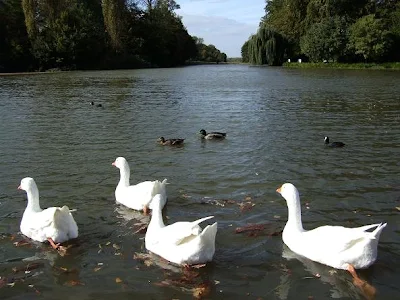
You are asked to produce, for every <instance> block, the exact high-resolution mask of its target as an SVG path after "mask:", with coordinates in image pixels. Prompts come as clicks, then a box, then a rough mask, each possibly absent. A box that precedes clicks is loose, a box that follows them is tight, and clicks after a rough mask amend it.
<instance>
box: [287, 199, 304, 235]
mask: <svg viewBox="0 0 400 300" xmlns="http://www.w3.org/2000/svg"><path fill="white" fill-rule="evenodd" d="M293 200H295V201H292V202H291V203H290V204H289V203H288V212H289V216H288V221H287V223H286V226H288V227H290V228H292V229H295V230H298V231H304V229H303V224H302V222H301V207H300V201H299V199H298V198H296V197H295V199H293Z"/></svg>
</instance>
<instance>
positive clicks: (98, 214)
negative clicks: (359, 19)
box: [0, 65, 400, 300]
mask: <svg viewBox="0 0 400 300" xmlns="http://www.w3.org/2000/svg"><path fill="white" fill-rule="evenodd" d="M399 83H400V73H398V72H384V71H365V70H362V71H349V70H290V69H282V68H259V67H248V66H241V65H225V66H194V67H185V68H174V69H152V70H126V71H102V72H68V73H55V74H36V75H18V76H7V77H0V139H1V143H0V154H1V164H0V246H1V247H0V276H1V277H2V279H0V294H1V295H2V297H1V298H2V299H36V298H38V297H39V298H43V299H55V298H56V297H63V298H66V299H76V298H78V299H94V298H96V299H109V298H110V297H118V299H121V300H122V299H132V298H133V297H138V298H140V299H192V298H193V293H196V291H199V290H202V289H203V288H204V287H207V289H206V297H205V298H209V299H243V298H246V299H258V298H262V299H306V298H307V297H309V296H313V297H314V299H326V298H342V299H363V298H364V296H363V295H362V293H361V292H360V291H359V290H358V289H357V288H356V287H355V286H354V285H353V284H352V279H351V276H350V275H349V274H348V273H347V272H344V271H340V270H339V271H337V272H333V270H332V269H331V268H329V267H326V266H322V265H319V264H315V263H312V262H310V261H308V260H305V259H302V258H298V257H294V254H293V253H291V252H290V250H288V249H287V248H285V247H284V246H283V243H282V239H281V236H280V235H273V236H272V235H271V233H275V232H279V231H280V230H281V229H282V228H283V227H284V225H285V222H286V219H287V208H286V204H285V201H284V200H283V199H282V198H281V196H280V195H279V194H277V193H276V192H275V190H276V188H277V187H279V186H280V185H281V184H282V183H284V182H292V183H293V184H295V185H296V186H297V187H298V189H299V191H300V194H301V198H302V204H303V205H302V209H303V223H304V227H305V228H306V229H309V228H313V227H315V226H320V225H324V224H334V225H345V226H361V225H364V224H370V223H379V222H388V226H387V227H386V228H385V230H384V232H383V234H382V236H381V242H380V245H379V257H378V261H377V262H376V263H375V264H374V265H373V266H372V267H370V268H369V269H368V270H364V271H361V272H360V275H361V276H362V278H364V279H366V280H367V281H368V282H369V283H370V284H371V285H372V286H374V287H375V288H376V289H377V298H378V299H379V298H380V299H385V298H386V299H387V298H394V297H398V296H399V295H400V289H399V287H398V282H399V280H400V275H399V268H400V262H399V259H398V258H399V254H400V242H399V214H400V212H399V211H398V210H397V209H396V207H400V181H399V170H400V168H399V159H398V157H399V150H398V149H399V139H400V84H399ZM91 101H94V102H95V103H101V104H102V105H103V107H102V108H99V107H96V106H92V105H90V102H91ZM203 128H204V129H205V130H207V131H213V130H217V131H225V132H227V133H228V136H227V139H226V140H224V141H221V142H212V141H202V140H201V139H200V138H199V135H198V131H199V130H200V129H203ZM326 135H328V136H329V137H330V139H331V141H342V142H345V143H346V147H344V148H343V149H329V148H326V147H324V144H323V138H324V136H326ZM159 136H164V137H166V138H174V137H176V138H185V139H186V140H185V146H184V147H181V148H171V147H163V146H160V145H158V144H157V143H156V140H157V138H158V137H159ZM117 156H124V157H125V158H126V159H127V160H128V162H129V163H130V166H131V183H136V182H140V181H144V180H153V179H163V178H168V181H169V182H170V184H169V185H168V201H169V202H168V204H167V207H166V209H165V211H164V214H165V216H166V217H168V218H166V222H175V221H180V220H194V219H196V218H200V217H204V216H207V215H214V216H215V220H216V221H218V234H217V242H216V249H217V250H216V253H215V259H214V261H213V262H212V263H210V264H209V265H208V266H207V267H205V268H202V269H200V270H194V271H192V272H189V273H188V272H187V271H183V270H182V269H180V268H174V267H172V266H168V265H166V264H165V263H163V262H162V261H160V260H159V259H157V258H156V257H152V258H150V260H146V261H143V260H142V259H138V255H139V256H140V254H146V253H147V252H146V249H145V248H144V233H143V232H136V231H137V230H138V229H139V228H140V226H141V225H140V224H142V223H144V224H146V223H147V222H148V220H147V219H146V217H143V216H142V215H141V214H140V213H132V212H131V211H129V210H127V209H124V208H121V207H119V206H118V205H117V204H115V198H114V189H115V186H116V184H117V182H118V179H119V173H118V170H117V169H115V168H114V167H112V166H111V163H112V162H113V161H114V160H115V158H116V157H117ZM26 176H30V177H33V178H34V179H35V181H36V183H37V184H38V187H39V191H40V197H41V205H42V207H48V206H55V205H57V206H58V205H64V204H67V205H68V206H69V207H71V208H76V209H77V210H78V211H77V212H76V213H75V214H74V216H75V219H76V221H77V223H78V226H79V230H80V237H79V238H78V240H77V241H76V243H75V247H73V248H71V250H70V255H68V256H64V257H61V256H59V255H58V254H57V253H54V251H51V250H50V249H49V247H48V245H46V244H39V243H33V242H31V243H29V244H28V245H22V246H19V247H17V246H15V245H14V243H15V242H17V241H21V240H23V239H24V237H23V236H22V235H21V234H20V233H19V222H20V220H21V217H22V213H23V211H24V208H25V205H26V195H25V193H24V192H22V191H18V190H17V186H18V185H19V183H20V180H21V179H22V178H23V177H26ZM246 202H250V203H249V204H247V206H246V207H243V204H245V203H246ZM243 208H244V209H243ZM260 223H268V224H270V226H268V229H267V230H265V231H262V232H260V233H259V234H258V235H256V236H254V235H253V236H249V235H247V234H246V233H243V234H236V233H235V229H236V228H238V227H243V226H246V225H248V224H260ZM135 253H136V254H135ZM137 253H138V254H137ZM29 263H30V264H32V263H38V264H39V265H37V267H36V268H34V269H32V270H28V271H27V272H24V271H23V270H22V271H21V270H19V269H17V271H18V272H14V271H13V268H14V270H15V268H26V266H27V265H28V264H29ZM31 266H32V265H31ZM316 274H319V275H320V277H319V276H315V275H316ZM117 278H118V279H120V280H121V281H122V282H119V280H118V279H117ZM117 281H118V282H117ZM13 282H15V285H14V286H12V284H11V285H6V283H13Z"/></svg>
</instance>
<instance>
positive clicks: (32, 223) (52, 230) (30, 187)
mask: <svg viewBox="0 0 400 300" xmlns="http://www.w3.org/2000/svg"><path fill="white" fill-rule="evenodd" d="M18 189H19V190H24V191H25V192H26V194H27V199H28V204H27V206H26V209H25V211H24V214H23V216H22V220H21V223H20V230H21V232H22V234H24V235H25V236H27V237H29V238H30V239H32V240H34V241H38V242H46V241H48V242H49V243H50V245H51V246H52V247H53V248H54V249H59V248H60V247H61V246H60V245H61V243H63V242H66V241H68V240H71V239H75V238H77V237H78V225H77V224H76V222H75V219H74V217H73V216H72V214H71V212H72V211H71V210H70V209H69V208H68V206H66V205H64V206H63V207H49V208H46V209H42V208H41V207H40V203H39V190H38V187H37V185H36V182H35V180H34V179H33V178H31V177H25V178H23V179H22V180H21V183H20V185H19V186H18Z"/></svg>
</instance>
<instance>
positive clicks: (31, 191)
mask: <svg viewBox="0 0 400 300" xmlns="http://www.w3.org/2000/svg"><path fill="white" fill-rule="evenodd" d="M18 189H19V190H23V191H25V192H26V194H27V198H28V205H27V210H29V211H35V212H38V211H41V210H42V209H41V208H40V205H39V190H38V188H37V185H36V182H35V180H33V178H31V177H25V178H23V179H22V180H21V183H20V185H19V187H18Z"/></svg>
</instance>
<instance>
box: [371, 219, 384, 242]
mask: <svg viewBox="0 0 400 300" xmlns="http://www.w3.org/2000/svg"><path fill="white" fill-rule="evenodd" d="M386 225H387V223H380V224H378V226H377V227H376V228H375V230H374V231H372V232H371V237H370V238H371V240H373V239H377V240H378V239H379V237H380V236H381V233H382V230H383V228H385V227H386Z"/></svg>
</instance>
